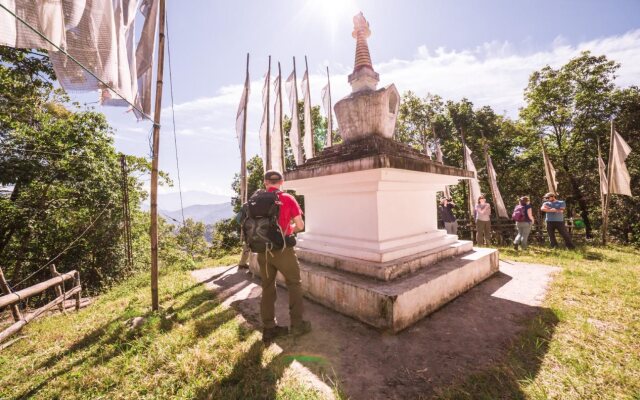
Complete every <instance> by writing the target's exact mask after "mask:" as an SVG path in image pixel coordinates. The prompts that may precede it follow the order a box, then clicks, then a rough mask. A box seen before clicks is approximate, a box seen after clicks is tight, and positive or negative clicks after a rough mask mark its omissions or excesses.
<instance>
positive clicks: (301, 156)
mask: <svg viewBox="0 0 640 400" xmlns="http://www.w3.org/2000/svg"><path fill="white" fill-rule="evenodd" d="M293 93H294V97H293V98H294V103H293V106H294V107H295V111H296V113H295V114H296V115H298V73H297V72H296V58H295V57H293ZM291 114H292V115H291V118H293V112H292V113H291ZM291 124H296V126H297V127H298V160H300V163H301V164H303V163H304V150H303V146H302V135H301V134H300V118H298V119H296V120H295V121H293V119H292V120H291ZM283 136H284V132H283ZM289 139H291V135H289ZM283 165H284V164H283Z"/></svg>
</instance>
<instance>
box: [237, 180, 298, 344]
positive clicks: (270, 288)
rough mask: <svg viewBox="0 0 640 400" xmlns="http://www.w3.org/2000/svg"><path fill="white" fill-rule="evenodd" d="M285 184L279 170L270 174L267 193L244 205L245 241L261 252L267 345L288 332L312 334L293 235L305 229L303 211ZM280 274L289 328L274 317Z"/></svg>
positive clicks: (257, 194) (261, 193)
mask: <svg viewBox="0 0 640 400" xmlns="http://www.w3.org/2000/svg"><path fill="white" fill-rule="evenodd" d="M283 183H284V178H283V176H282V174H281V173H280V172H279V171H274V170H271V171H267V172H266V173H265V175H264V186H265V190H260V191H258V192H256V193H255V194H254V195H253V196H251V199H249V201H248V202H247V203H246V204H245V205H244V206H243V214H244V215H243V221H244V222H243V224H242V229H243V232H244V234H245V240H247V243H248V245H249V247H250V248H251V251H252V252H254V253H258V265H259V266H260V277H261V281H262V298H261V300H260V316H261V318H262V324H263V330H262V340H263V341H264V342H266V343H269V342H271V341H272V340H273V339H275V338H276V337H278V336H283V335H286V334H289V333H290V334H292V335H302V334H305V333H308V332H310V331H311V323H310V322H309V321H305V320H304V319H303V314H304V309H303V303H302V285H301V278H300V264H299V263H298V257H297V256H296V253H295V251H294V249H293V246H295V237H294V236H293V234H294V233H295V232H300V231H302V230H303V229H304V221H303V219H302V209H301V208H300V205H299V204H298V202H297V201H296V199H295V198H294V197H293V196H291V195H290V194H288V193H284V192H282V191H281V190H280V189H281V188H282V185H283ZM278 272H280V273H282V275H283V276H284V278H285V283H286V285H287V290H288V292H289V316H290V320H291V325H290V328H288V327H286V326H279V325H278V324H277V322H276V318H275V303H276V297H277V293H276V274H277V273H278Z"/></svg>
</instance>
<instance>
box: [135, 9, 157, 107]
mask: <svg viewBox="0 0 640 400" xmlns="http://www.w3.org/2000/svg"><path fill="white" fill-rule="evenodd" d="M140 13H141V14H142V15H143V16H144V25H143V26H142V33H141V34H140V40H139V41H138V46H137V47H136V75H137V77H138V93H137V95H136V98H135V103H134V104H135V105H136V107H138V108H140V109H141V110H142V111H143V112H144V113H145V114H147V115H151V93H152V92H151V89H152V85H153V64H154V63H155V53H156V52H155V43H156V30H157V28H158V0H142V2H141V4H140ZM134 113H135V114H136V117H138V119H142V118H143V116H142V114H140V113H138V112H137V111H135V110H134Z"/></svg>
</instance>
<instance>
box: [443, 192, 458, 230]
mask: <svg viewBox="0 0 640 400" xmlns="http://www.w3.org/2000/svg"><path fill="white" fill-rule="evenodd" d="M455 206H456V205H455V203H454V202H453V201H451V199H448V198H443V199H442V200H440V217H441V218H442V222H444V229H445V230H446V231H447V234H449V235H457V234H458V221H457V220H456V216H455V215H453V209H454V208H455Z"/></svg>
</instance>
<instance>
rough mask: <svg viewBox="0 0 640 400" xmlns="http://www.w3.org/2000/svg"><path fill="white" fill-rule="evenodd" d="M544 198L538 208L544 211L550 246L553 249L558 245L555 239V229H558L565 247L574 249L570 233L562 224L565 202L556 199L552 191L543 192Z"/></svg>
mask: <svg viewBox="0 0 640 400" xmlns="http://www.w3.org/2000/svg"><path fill="white" fill-rule="evenodd" d="M544 200H545V202H544V203H542V207H540V210H541V211H543V212H545V213H546V214H545V221H546V222H547V233H548V234H549V242H550V244H551V248H552V249H555V248H557V247H558V242H557V241H556V231H558V232H559V233H560V236H562V239H563V240H564V244H565V245H566V246H567V249H575V248H576V246H575V245H574V244H573V241H572V240H571V235H569V232H567V228H566V227H565V225H564V209H565V208H566V204H565V202H564V201H562V200H558V198H557V196H556V195H555V194H553V193H547V194H545V195H544Z"/></svg>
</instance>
